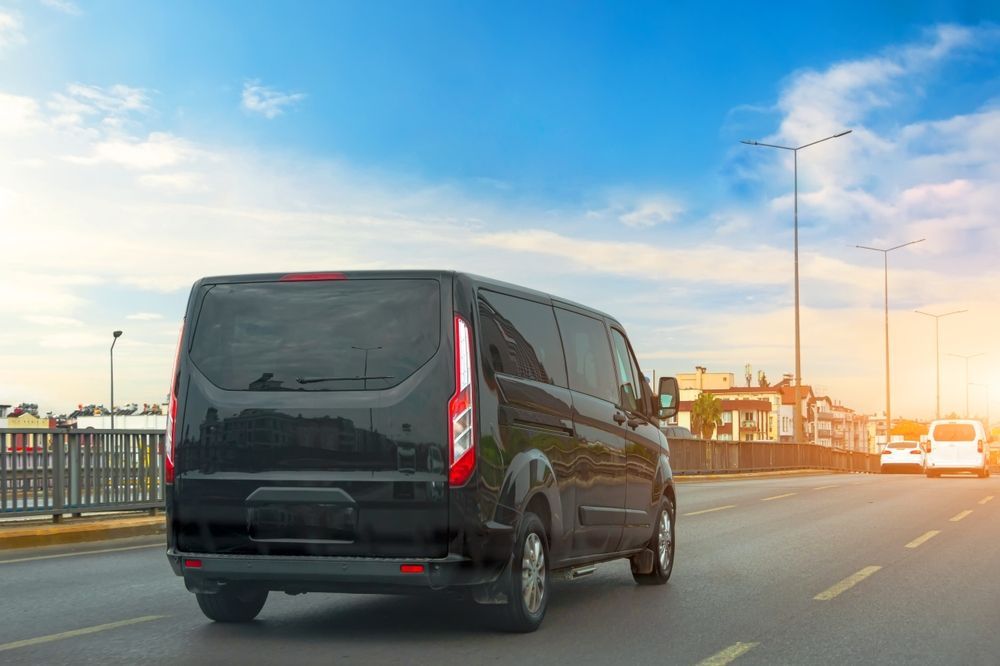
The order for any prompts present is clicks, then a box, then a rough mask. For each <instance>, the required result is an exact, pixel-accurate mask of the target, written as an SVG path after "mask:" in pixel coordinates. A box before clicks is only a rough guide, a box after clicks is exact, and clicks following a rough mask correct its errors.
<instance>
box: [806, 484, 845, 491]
mask: <svg viewBox="0 0 1000 666" xmlns="http://www.w3.org/2000/svg"><path fill="white" fill-rule="evenodd" d="M838 485H840V484H839V483H832V484H830V485H829V486H819V487H818V488H813V490H826V489H827V488H836V487H837V486H838Z"/></svg>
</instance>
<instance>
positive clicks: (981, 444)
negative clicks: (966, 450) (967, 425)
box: [976, 440, 983, 453]
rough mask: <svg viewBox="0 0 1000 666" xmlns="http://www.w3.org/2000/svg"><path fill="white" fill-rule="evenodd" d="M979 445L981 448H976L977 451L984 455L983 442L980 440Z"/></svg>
mask: <svg viewBox="0 0 1000 666" xmlns="http://www.w3.org/2000/svg"><path fill="white" fill-rule="evenodd" d="M978 444H979V446H977V447H976V450H977V451H979V452H980V453H982V452H983V440H979V442H978Z"/></svg>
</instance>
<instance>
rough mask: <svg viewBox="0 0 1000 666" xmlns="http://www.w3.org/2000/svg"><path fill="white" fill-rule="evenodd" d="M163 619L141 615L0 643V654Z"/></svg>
mask: <svg viewBox="0 0 1000 666" xmlns="http://www.w3.org/2000/svg"><path fill="white" fill-rule="evenodd" d="M164 617H166V615H143V616H142V617H134V618H132V619H131V620H119V621H118V622H108V623H107V624H98V625H96V626H94V627H84V628H83V629H73V630H72V631H63V632H61V633H58V634H49V635H48V636H39V637H37V638H26V639H24V640H23V641H14V642H13V643H0V652H4V651H6V650H16V649H18V648H23V647H30V646H32V645H40V644H42V643H51V642H53V641H61V640H65V639H67V638H75V637H77V636H86V635H87V634H96V633H97V632H99V631H108V630H109V629H117V628H118V627H127V626H129V625H130V624H140V623H142V622H151V621H152V620H159V619H161V618H164Z"/></svg>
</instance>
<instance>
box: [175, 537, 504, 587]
mask: <svg viewBox="0 0 1000 666" xmlns="http://www.w3.org/2000/svg"><path fill="white" fill-rule="evenodd" d="M167 559H168V560H169V561H170V566H171V568H172V569H173V570H174V573H175V574H177V575H178V576H183V578H184V584H185V586H186V587H187V589H188V590H190V591H191V592H203V593H213V592H218V591H219V590H221V589H222V588H224V587H226V586H229V585H251V586H254V587H260V588H264V589H268V590H278V591H286V592H293V593H294V592H357V593H376V594H381V593H384V594H391V593H400V592H419V591H421V590H444V589H447V588H455V587H468V586H476V585H483V584H488V583H491V582H493V581H495V580H496V579H497V578H498V577H499V576H500V574H501V572H502V569H503V566H504V564H505V563H503V562H495V563H484V562H474V561H472V560H471V559H468V558H464V557H459V556H454V555H452V556H448V557H445V558H440V559H420V558H417V559H399V558H359V557H354V558H352V557H344V558H338V557H290V556H263V555H219V554H214V553H211V554H208V553H204V554H203V553H182V552H178V551H177V550H176V549H173V548H171V549H169V550H167ZM187 560H198V561H199V562H200V566H198V567H192V566H188V565H187V564H186V561H187ZM403 565H423V571H422V572H420V573H402V571H401V567H402V566H403Z"/></svg>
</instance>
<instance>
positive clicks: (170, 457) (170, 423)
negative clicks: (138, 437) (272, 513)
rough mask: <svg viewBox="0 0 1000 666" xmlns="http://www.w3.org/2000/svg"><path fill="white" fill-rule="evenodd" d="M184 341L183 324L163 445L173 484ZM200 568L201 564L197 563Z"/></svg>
mask: <svg viewBox="0 0 1000 666" xmlns="http://www.w3.org/2000/svg"><path fill="white" fill-rule="evenodd" d="M183 339H184V322H183V321H181V333H180V335H179V336H177V352H176V353H175V354H174V370H173V372H172V373H170V404H168V405H167V434H166V436H165V438H164V439H165V440H166V441H165V442H164V445H163V481H164V483H173V482H174V446H175V442H176V441H177V389H178V388H179V386H178V384H180V379H181V378H180V369H181V340H183ZM198 566H201V562H198Z"/></svg>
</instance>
